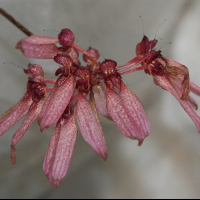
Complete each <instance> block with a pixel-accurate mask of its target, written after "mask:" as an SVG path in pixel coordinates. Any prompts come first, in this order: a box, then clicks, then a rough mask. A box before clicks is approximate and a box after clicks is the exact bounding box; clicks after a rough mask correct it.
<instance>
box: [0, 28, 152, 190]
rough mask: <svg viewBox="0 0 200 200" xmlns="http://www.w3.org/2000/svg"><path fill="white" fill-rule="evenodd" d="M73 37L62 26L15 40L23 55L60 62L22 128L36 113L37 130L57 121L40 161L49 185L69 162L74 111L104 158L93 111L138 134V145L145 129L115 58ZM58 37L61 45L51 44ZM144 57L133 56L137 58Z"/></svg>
mask: <svg viewBox="0 0 200 200" xmlns="http://www.w3.org/2000/svg"><path fill="white" fill-rule="evenodd" d="M74 40H75V37H74V35H73V33H72V31H71V30H69V29H63V30H62V31H61V33H60V34H59V35H58V38H52V37H46V36H37V35H32V36H30V37H28V38H25V39H22V40H20V41H19V42H18V43H17V46H16V48H18V49H20V50H21V51H22V52H23V53H24V55H25V56H27V57H31V58H40V59H54V61H55V62H56V63H57V64H59V65H61V67H60V68H58V69H57V70H56V71H55V75H56V76H58V78H57V80H49V79H45V78H43V82H44V83H45V84H46V83H53V84H54V87H53V88H51V89H48V88H47V89H48V91H49V92H50V94H49V95H48V97H47V98H46V93H45V98H44V100H43V101H40V102H41V103H40V104H39V105H38V106H31V108H30V111H29V113H28V114H27V118H25V122H24V123H23V125H22V128H21V129H23V127H26V126H27V123H28V124H30V123H32V121H33V120H34V119H35V118H38V124H39V125H40V130H41V131H43V130H44V129H47V128H49V127H50V126H51V125H53V124H56V128H55V130H54V132H53V135H52V137H51V141H50V143H49V147H48V150H47V152H46V156H45V161H44V166H43V169H44V172H45V174H46V176H47V177H48V179H49V180H50V182H51V184H52V185H53V187H57V186H58V185H59V184H60V182H61V181H62V179H63V178H64V176H65V175H66V173H67V170H68V168H69V164H70V160H71V157H72V154H73V150H74V145H75V141H76V137H77V127H76V125H75V114H76V118H77V122H78V125H79V127H80V130H81V133H82V136H83V138H84V139H85V141H86V142H87V143H88V144H89V145H90V146H91V147H92V149H93V150H94V151H95V152H96V153H97V154H99V155H100V156H101V157H102V158H103V160H104V161H106V159H107V147H106V142H105V138H104V134H103V130H102V127H101V124H100V121H99V117H98V113H100V114H102V115H103V116H105V117H106V118H108V119H110V120H112V121H114V122H115V124H116V125H117V127H118V128H119V129H120V130H121V132H122V133H123V134H124V135H125V136H126V137H128V138H131V139H133V140H138V145H139V146H140V145H142V143H143V140H144V139H145V137H147V136H148V135H149V134H150V124H149V120H148V118H147V115H146V113H145V111H144V108H143V106H142V104H141V103H140V101H139V99H138V98H137V97H136V95H135V94H134V93H133V92H132V91H130V90H129V89H128V88H127V86H126V85H125V84H124V83H123V81H122V79H121V75H120V74H119V72H118V71H119V69H118V68H117V63H116V62H115V61H113V60H105V61H103V62H99V60H98V59H99V56H100V54H99V51H98V50H96V49H94V48H91V47H89V49H88V50H87V51H85V50H83V49H82V48H80V47H79V46H77V45H76V44H75V43H74ZM58 42H59V43H60V45H61V46H60V47H57V46H56V43H58ZM79 52H82V53H83V61H84V62H85V63H86V66H82V65H81V63H80V61H79ZM143 60H144V59H143V58H139V59H137V62H138V64H139V63H141V61H143ZM134 61H136V60H134ZM132 63H133V61H132V62H131V64H132ZM129 64H130V63H129ZM129 64H128V65H129ZM40 77H43V74H42V76H40ZM31 81H32V80H31ZM31 83H32V82H31ZM31 83H30V84H31ZM30 87H31V88H32V85H31V86H30ZM28 88H29V87H28ZM30 99H31V98H30ZM22 100H23V99H22ZM31 100H32V99H31ZM32 101H33V100H32ZM21 104H22V105H23V104H24V102H22V103H21ZM30 104H31V103H30ZM38 107H39V108H38ZM35 110H37V111H35ZM34 111H35V112H34ZM31 116H33V118H32V120H30V118H31ZM0 121H1V119H0ZM3 126H5V125H2V127H3ZM11 126H12V125H11ZM21 129H19V131H17V133H16V134H15V135H14V138H13V141H12V161H13V163H14V162H15V155H16V150H15V148H14V146H15V144H16V143H17V142H18V141H19V139H20V138H21V137H22V136H23V134H22V133H21V132H22V131H21ZM5 131H6V130H5ZM5 131H4V132H5Z"/></svg>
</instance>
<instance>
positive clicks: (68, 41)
mask: <svg viewBox="0 0 200 200" xmlns="http://www.w3.org/2000/svg"><path fill="white" fill-rule="evenodd" d="M74 39H75V37H74V34H73V33H72V31H71V30H70V29H68V28H65V29H62V31H61V33H60V34H59V35H58V40H59V42H60V44H61V45H62V46H63V47H71V46H72V44H73V43H74Z"/></svg>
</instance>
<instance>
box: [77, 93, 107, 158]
mask: <svg viewBox="0 0 200 200" xmlns="http://www.w3.org/2000/svg"><path fill="white" fill-rule="evenodd" d="M91 103H92V104H93V105H92V106H93V109H95V108H94V103H95V102H94V100H91ZM93 109H92V108H91V106H90V103H89V102H88V100H87V99H86V98H85V97H84V96H83V94H82V93H81V92H79V93H78V103H77V106H76V117H77V121H78V125H79V127H80V130H81V133H82V135H83V138H84V139H85V141H86V142H87V143H89V144H90V146H91V147H92V149H93V150H94V151H95V152H96V153H98V154H99V155H100V156H101V157H102V158H103V160H104V161H105V160H106V159H107V148H106V143H105V138H104V136H103V132H102V128H101V125H100V123H99V121H98V116H97V113H95V112H94V110H93Z"/></svg>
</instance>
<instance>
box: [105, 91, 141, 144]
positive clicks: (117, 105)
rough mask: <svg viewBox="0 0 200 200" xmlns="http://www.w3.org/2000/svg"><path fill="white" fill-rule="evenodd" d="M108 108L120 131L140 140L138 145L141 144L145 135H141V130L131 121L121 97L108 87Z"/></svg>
mask: <svg viewBox="0 0 200 200" xmlns="http://www.w3.org/2000/svg"><path fill="white" fill-rule="evenodd" d="M106 105H107V110H108V112H109V114H110V116H111V117H112V119H113V121H114V122H115V124H116V125H117V127H118V128H119V129H120V131H121V132H122V133H123V134H124V135H125V136H126V137H128V138H131V139H133V140H138V141H139V143H138V145H141V144H142V142H143V139H144V137H143V136H141V134H140V132H139V130H138V129H137V127H136V126H135V124H134V122H132V121H131V119H130V118H129V116H128V114H127V113H126V111H125V108H124V106H123V104H122V101H121V98H120V96H119V95H118V94H116V93H115V92H114V91H113V90H111V89H110V88H109V87H107V103H106Z"/></svg>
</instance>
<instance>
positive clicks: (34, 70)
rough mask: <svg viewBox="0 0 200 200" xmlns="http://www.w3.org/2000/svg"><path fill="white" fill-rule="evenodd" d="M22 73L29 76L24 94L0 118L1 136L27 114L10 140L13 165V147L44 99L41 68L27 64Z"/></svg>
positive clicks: (38, 110) (37, 113)
mask: <svg viewBox="0 0 200 200" xmlns="http://www.w3.org/2000/svg"><path fill="white" fill-rule="evenodd" d="M24 72H25V73H26V74H27V75H29V80H28V84H27V91H26V93H25V94H24V96H23V97H22V99H21V100H20V101H19V102H18V103H17V104H16V105H15V106H13V107H12V108H10V109H9V110H8V111H6V112H5V113H4V114H3V115H1V116H0V135H3V134H4V133H5V132H6V131H7V130H9V129H10V128H11V127H12V126H13V125H14V124H16V123H17V122H18V121H19V120H20V119H21V118H22V117H23V116H24V115H26V114H27V115H26V117H25V119H24V121H23V122H22V124H21V126H20V127H19V129H18V130H17V131H16V133H15V134H14V136H13V139H12V143H11V155H12V163H13V164H15V163H16V158H15V157H16V150H15V145H16V144H17V143H18V142H19V141H20V140H21V138H22V137H23V136H24V134H25V132H26V131H27V129H28V128H29V127H30V125H31V124H32V123H33V122H34V120H35V119H36V118H37V117H38V115H39V113H40V111H41V108H42V106H43V103H44V101H45V98H46V84H45V82H44V78H43V75H44V73H43V70H42V68H41V66H40V65H31V64H29V65H28V69H27V70H26V69H24Z"/></svg>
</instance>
